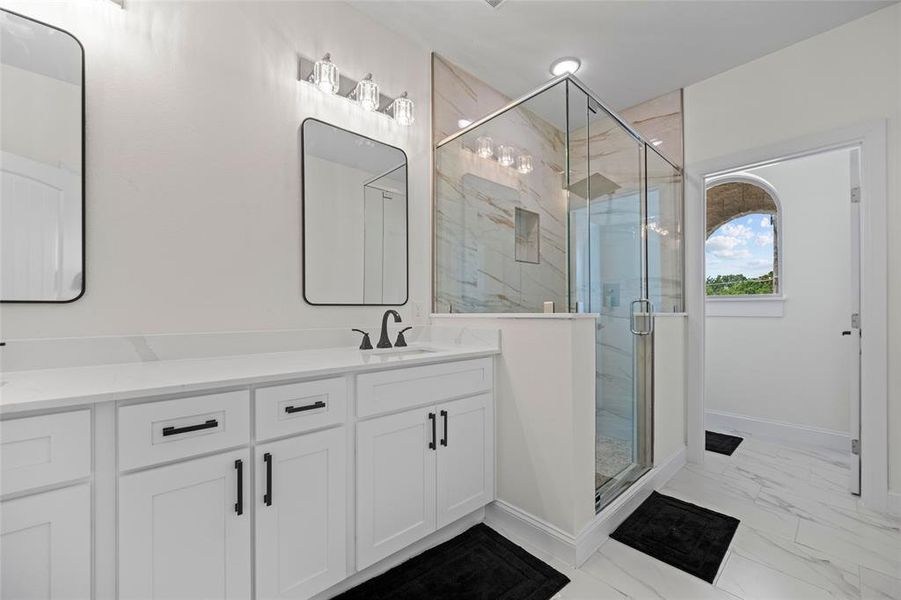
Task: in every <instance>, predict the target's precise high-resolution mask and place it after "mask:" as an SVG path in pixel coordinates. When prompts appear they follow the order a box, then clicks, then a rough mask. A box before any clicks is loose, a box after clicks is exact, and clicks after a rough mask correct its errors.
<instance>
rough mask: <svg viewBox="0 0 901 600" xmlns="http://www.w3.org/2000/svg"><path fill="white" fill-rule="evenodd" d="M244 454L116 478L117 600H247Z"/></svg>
mask: <svg viewBox="0 0 901 600" xmlns="http://www.w3.org/2000/svg"><path fill="white" fill-rule="evenodd" d="M248 457H249V451H248V450H238V451H234V452H229V453H226V454H219V455H216V456H211V457H209V458H201V459H197V460H191V461H187V462H183V463H178V464H175V465H171V466H168V467H160V468H157V469H151V470H149V471H143V472H140V473H134V474H131V475H125V476H123V477H120V478H119V598H121V599H123V600H124V599H126V598H134V599H141V600H146V599H148V598H153V599H154V600H162V599H171V600H177V599H178V600H184V599H186V598H204V599H206V600H213V599H221V600H226V599H228V600H246V599H247V598H250V595H251V590H250V541H251V540H250V506H249V505H248V503H247V497H248V494H247V488H248V484H249V483H250V477H249V474H250V468H249V467H250V465H249V464H248Z"/></svg>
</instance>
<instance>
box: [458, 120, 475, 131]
mask: <svg viewBox="0 0 901 600" xmlns="http://www.w3.org/2000/svg"><path fill="white" fill-rule="evenodd" d="M470 125H472V121H470V120H469V119H460V120H459V121H457V127H459V128H460V129H463V128H464V127H469V126H470Z"/></svg>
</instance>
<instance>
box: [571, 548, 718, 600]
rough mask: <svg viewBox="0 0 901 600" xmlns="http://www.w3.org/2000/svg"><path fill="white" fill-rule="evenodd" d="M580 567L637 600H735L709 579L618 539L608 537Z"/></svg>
mask: <svg viewBox="0 0 901 600" xmlns="http://www.w3.org/2000/svg"><path fill="white" fill-rule="evenodd" d="M581 570H583V571H586V572H588V573H590V574H591V575H593V576H594V577H595V578H596V579H599V580H602V581H605V582H607V583H608V584H609V585H610V586H611V587H613V588H614V589H616V590H617V591H618V592H619V593H621V594H623V595H624V596H626V597H628V598H634V599H636V600H644V599H653V598H659V599H666V600H680V599H685V600H705V599H717V600H726V599H732V600H734V598H733V596H731V595H730V594H728V593H727V592H724V591H723V590H719V589H717V588H716V587H714V586H712V585H710V584H709V583H707V582H706V581H704V580H702V579H698V578H697V577H695V576H693V575H689V574H688V573H685V572H684V571H680V570H679V569H677V568H675V567H671V566H670V565H668V564H666V563H664V562H661V561H659V560H657V559H655V558H652V557H650V556H648V555H647V554H644V553H642V552H639V551H638V550H635V549H634V548H631V547H629V546H626V545H625V544H621V543H619V542H617V541H616V540H607V541H606V542H605V543H604V545H603V546H601V548H600V549H599V550H598V551H597V552H595V553H594V554H593V555H592V556H591V558H589V559H588V561H586V563H585V564H584V565H582V567H581Z"/></svg>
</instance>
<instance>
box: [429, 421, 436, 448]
mask: <svg viewBox="0 0 901 600" xmlns="http://www.w3.org/2000/svg"><path fill="white" fill-rule="evenodd" d="M429 421H431V422H432V440H431V441H430V442H429V450H434V449H435V437H436V435H435V413H433V412H430V413H429Z"/></svg>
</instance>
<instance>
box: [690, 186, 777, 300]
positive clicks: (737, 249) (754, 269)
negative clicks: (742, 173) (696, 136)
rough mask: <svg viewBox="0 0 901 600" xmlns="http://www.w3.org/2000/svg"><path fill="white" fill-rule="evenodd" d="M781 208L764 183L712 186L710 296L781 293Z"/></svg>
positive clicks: (708, 261)
mask: <svg viewBox="0 0 901 600" xmlns="http://www.w3.org/2000/svg"><path fill="white" fill-rule="evenodd" d="M778 226H779V207H778V205H777V203H776V201H775V199H774V198H773V196H772V195H771V194H770V193H769V192H768V191H767V190H766V189H764V188H763V187H760V186H757V185H754V184H752V183H748V182H744V181H737V182H730V183H722V184H719V185H714V186H712V187H710V188H709V189H708V190H707V242H706V244H705V260H706V277H707V282H706V283H707V286H706V287H707V296H708V297H736V296H738V297H742V296H775V295H778V294H780V283H781V282H780V280H779V273H780V269H779V235H778V231H779V230H778Z"/></svg>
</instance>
